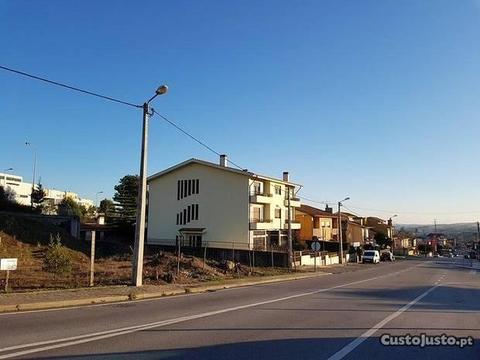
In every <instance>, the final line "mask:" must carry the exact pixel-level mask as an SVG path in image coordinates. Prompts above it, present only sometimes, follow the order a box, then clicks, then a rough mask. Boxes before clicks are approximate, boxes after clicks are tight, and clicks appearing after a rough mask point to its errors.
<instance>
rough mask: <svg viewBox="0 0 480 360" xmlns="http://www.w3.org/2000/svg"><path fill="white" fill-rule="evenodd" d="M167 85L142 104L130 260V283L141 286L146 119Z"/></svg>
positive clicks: (145, 185)
mask: <svg viewBox="0 0 480 360" xmlns="http://www.w3.org/2000/svg"><path fill="white" fill-rule="evenodd" d="M167 91H168V87H167V86H166V85H162V86H160V87H159V88H158V89H157V90H156V91H155V95H153V96H152V97H151V98H150V99H149V100H148V101H147V102H145V103H144V104H143V130H142V151H141V156H140V177H139V179H138V180H139V181H138V200H137V221H136V223H135V247H134V251H133V262H132V283H133V285H135V286H142V282H143V250H144V245H145V216H146V202H147V150H148V119H149V117H150V112H149V110H150V102H152V100H153V99H155V98H156V97H157V96H159V95H163V94H166V93H167Z"/></svg>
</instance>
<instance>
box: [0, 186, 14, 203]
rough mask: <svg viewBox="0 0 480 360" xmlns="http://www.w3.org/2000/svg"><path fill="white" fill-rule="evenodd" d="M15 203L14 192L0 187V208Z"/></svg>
mask: <svg viewBox="0 0 480 360" xmlns="http://www.w3.org/2000/svg"><path fill="white" fill-rule="evenodd" d="M14 203H15V190H12V189H11V188H10V187H7V188H4V187H3V186H0V206H2V207H3V206H8V205H12V204H14Z"/></svg>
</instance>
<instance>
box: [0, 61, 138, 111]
mask: <svg viewBox="0 0 480 360" xmlns="http://www.w3.org/2000/svg"><path fill="white" fill-rule="evenodd" d="M0 69H2V70H6V71H10V72H12V73H14V74H17V75H22V76H25V77H28V78H31V79H34V80H39V81H43V82H46V83H47V84H50V85H56V86H60V87H63V88H66V89H69V90H73V91H78V92H81V93H83V94H87V95H91V96H96V97H98V98H102V99H104V100H109V101H113V102H116V103H119V104H123V105H128V106H131V107H135V108H141V107H142V106H141V105H137V104H134V103H131V102H128V101H123V100H119V99H115V98H113V97H111V96H106V95H102V94H98V93H94V92H93V91H88V90H84V89H80V88H78V87H75V86H71V85H67V84H63V83H60V82H58V81H53V80H49V79H46V78H43V77H40V76H37V75H32V74H29V73H26V72H23V71H20V70H16V69H12V68H9V67H6V66H2V65H0Z"/></svg>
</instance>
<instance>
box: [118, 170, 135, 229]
mask: <svg viewBox="0 0 480 360" xmlns="http://www.w3.org/2000/svg"><path fill="white" fill-rule="evenodd" d="M115 191H116V192H115V195H113V200H114V201H115V203H117V204H118V205H117V208H118V211H117V213H118V216H119V217H120V220H121V221H122V222H126V223H133V222H135V218H136V215H137V197H138V175H125V176H124V177H122V178H121V179H120V181H119V183H118V185H116V186H115Z"/></svg>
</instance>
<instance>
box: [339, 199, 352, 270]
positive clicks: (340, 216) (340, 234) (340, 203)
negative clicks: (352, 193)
mask: <svg viewBox="0 0 480 360" xmlns="http://www.w3.org/2000/svg"><path fill="white" fill-rule="evenodd" d="M347 200H350V198H349V197H346V198H345V199H343V200H342V201H339V202H338V226H337V228H338V239H339V247H340V259H339V261H340V264H343V234H342V210H341V208H342V203H343V202H344V201H347Z"/></svg>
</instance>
